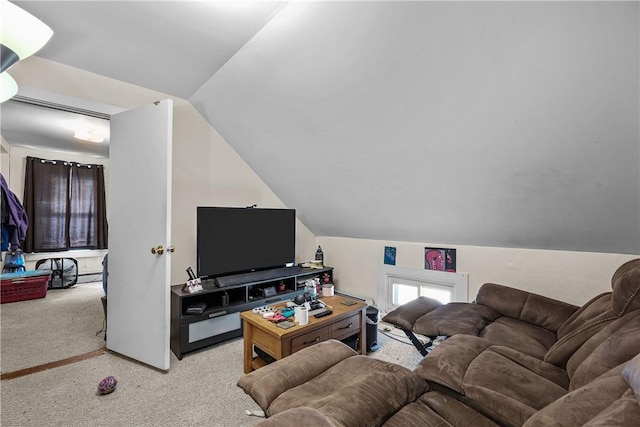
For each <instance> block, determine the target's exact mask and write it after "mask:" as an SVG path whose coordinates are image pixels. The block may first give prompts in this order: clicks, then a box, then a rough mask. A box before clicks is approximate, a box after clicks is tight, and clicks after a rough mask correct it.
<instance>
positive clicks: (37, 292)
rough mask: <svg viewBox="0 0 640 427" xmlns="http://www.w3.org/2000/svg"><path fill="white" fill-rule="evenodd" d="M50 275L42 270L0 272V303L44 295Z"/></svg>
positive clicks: (45, 294)
mask: <svg viewBox="0 0 640 427" xmlns="http://www.w3.org/2000/svg"><path fill="white" fill-rule="evenodd" d="M50 277H51V273H50V272H43V271H23V272H18V273H7V274H0V279H1V280H0V304H4V303H6V302H15V301H24V300H29V299H36V298H44V297H46V296H47V286H48V285H49V279H50Z"/></svg>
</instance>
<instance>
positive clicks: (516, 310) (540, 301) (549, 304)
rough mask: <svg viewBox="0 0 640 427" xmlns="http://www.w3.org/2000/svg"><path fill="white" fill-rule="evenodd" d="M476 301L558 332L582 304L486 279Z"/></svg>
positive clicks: (510, 315) (499, 311) (506, 314)
mask: <svg viewBox="0 0 640 427" xmlns="http://www.w3.org/2000/svg"><path fill="white" fill-rule="evenodd" d="M476 303H477V304H482V305H484V306H487V307H490V308H492V309H493V310H495V311H497V312H498V313H500V314H502V315H503V316H508V317H511V318H514V319H518V320H522V321H523V322H527V323H531V324H533V325H536V326H539V327H541V328H544V329H547V330H550V331H554V332H557V331H558V329H559V328H560V326H562V324H563V323H564V322H566V321H567V319H569V317H571V315H573V313H575V312H576V311H577V310H578V308H579V307H577V306H575V305H572V304H567V303H566V302H562V301H558V300H555V299H552V298H547V297H543V296H542V295H538V294H534V293H531V292H527V291H523V290H520V289H515V288H511V287H508V286H503V285H497V284H495V283H485V284H484V285H482V286H481V287H480V289H479V290H478V295H477V296H476Z"/></svg>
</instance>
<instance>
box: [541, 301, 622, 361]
mask: <svg viewBox="0 0 640 427" xmlns="http://www.w3.org/2000/svg"><path fill="white" fill-rule="evenodd" d="M611 300H612V294H611V292H609V293H606V294H601V295H598V296H597V297H595V298H592V299H591V300H590V301H589V302H587V303H586V304H585V305H583V306H582V307H580V309H579V310H578V311H577V312H576V313H575V314H574V315H573V316H571V318H569V320H567V322H566V323H565V324H564V325H562V327H560V329H559V330H558V340H557V341H556V343H555V344H553V345H552V346H551V348H549V351H547V353H546V354H545V355H544V360H545V361H547V362H549V363H553V364H554V365H558V366H562V367H564V366H565V365H566V364H567V361H568V360H569V358H570V357H571V355H572V354H573V353H574V352H575V351H576V350H577V349H578V348H579V347H580V346H581V345H582V344H584V343H585V342H586V341H587V340H588V339H589V338H591V337H592V336H594V335H595V334H596V333H598V332H599V331H600V330H601V329H603V328H604V327H606V326H607V325H608V324H609V323H611V322H612V321H613V320H615V319H616V317H615V316H614V315H613V312H612V310H611Z"/></svg>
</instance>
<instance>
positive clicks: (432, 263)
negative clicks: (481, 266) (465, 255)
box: [424, 247, 456, 272]
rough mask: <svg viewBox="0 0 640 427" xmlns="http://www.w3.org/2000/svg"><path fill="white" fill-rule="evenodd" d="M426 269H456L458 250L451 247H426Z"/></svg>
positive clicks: (453, 270) (452, 270)
mask: <svg viewBox="0 0 640 427" xmlns="http://www.w3.org/2000/svg"><path fill="white" fill-rule="evenodd" d="M424 268H425V270H437V271H451V272H455V271H456V250H455V249H449V248H429V247H425V248H424Z"/></svg>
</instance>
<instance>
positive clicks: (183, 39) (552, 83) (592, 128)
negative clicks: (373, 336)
mask: <svg viewBox="0 0 640 427" xmlns="http://www.w3.org/2000/svg"><path fill="white" fill-rule="evenodd" d="M15 3H17V4H18V5H19V6H21V7H23V8H24V9H25V10H27V11H29V12H31V13H32V14H34V15H35V16H37V17H39V18H41V19H42V20H43V21H44V22H46V23H47V24H48V25H50V26H51V27H52V28H53V29H54V37H53V39H52V40H51V41H50V42H49V44H47V46H45V48H44V49H42V50H41V51H40V52H39V53H38V56H42V57H44V58H47V59H50V60H53V61H57V62H61V63H64V64H68V65H71V66H74V67H77V68H81V69H85V70H88V71H91V72H94V73H97V74H101V75H104V76H107V77H111V78H115V79H119V80H122V81H126V82H129V83H133V84H136V85H139V86H143V87H147V88H149V89H153V90H157V91H160V92H164V93H167V94H170V95H173V96H177V97H181V98H185V99H187V100H189V101H190V102H191V103H192V104H193V105H194V106H195V108H196V109H197V110H198V111H199V112H200V113H201V114H202V115H203V117H205V118H206V119H207V120H208V121H209V122H210V123H211V125H212V126H214V127H215V128H216V129H217V130H218V131H219V132H220V133H221V134H222V136H223V137H224V138H225V139H226V140H227V142H228V143H229V144H230V145H231V146H232V147H233V148H234V149H235V150H236V151H237V152H238V153H239V154H240V155H241V156H242V157H243V158H244V160H245V161H246V162H247V163H248V164H249V165H250V166H251V167H252V168H253V170H255V171H256V173H257V174H258V175H259V176H260V177H261V178H262V179H263V180H264V181H265V183H266V184H267V185H269V187H270V188H271V189H272V190H273V191H274V192H275V193H276V194H277V195H278V196H279V197H280V199H281V200H282V201H283V202H284V203H285V204H286V205H287V206H289V207H293V208H296V209H297V211H298V216H299V217H300V218H301V219H302V221H303V222H304V223H305V224H306V225H307V226H308V227H309V228H310V229H311V230H312V231H313V232H314V233H315V234H317V235H323V236H344V237H356V238H366V239H381V240H400V241H418V242H432V243H438V242H440V243H443V244H450V245H456V244H458V245H478V246H499V247H516V248H518V247H522V248H540V249H558V250H576V251H592V252H613V253H632V254H640V118H639V117H640V87H639V82H638V80H639V79H638V76H639V74H640V65H639V62H640V13H639V12H640V10H639V3H638V2H581V1H576V2H404V1H388V2H384V1H374V2H361V1H353V2H351V1H342V2H320V1H318V2H290V3H282V2H278V3H275V2H256V3H250V2H235V3H233V4H230V2H170V1H169V2H166V1H162V2H135V1H134V2H131V1H124V2H100V1H97V2H96V1H80V2H58V1H42V2H37V1H24V2H23V1H18V2H15ZM4 105H5V104H3V107H2V108H3V110H4V109H5V106H4ZM4 128H5V122H4V120H3V129H4Z"/></svg>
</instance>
